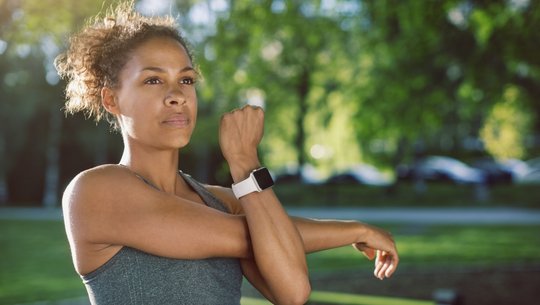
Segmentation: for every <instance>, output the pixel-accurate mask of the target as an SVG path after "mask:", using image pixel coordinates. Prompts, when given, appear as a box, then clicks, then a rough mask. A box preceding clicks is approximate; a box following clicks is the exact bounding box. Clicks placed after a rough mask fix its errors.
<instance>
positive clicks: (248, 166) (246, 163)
mask: <svg viewBox="0 0 540 305" xmlns="http://www.w3.org/2000/svg"><path fill="white" fill-rule="evenodd" d="M260 167H261V163H260V162H259V160H247V159H245V160H242V161H236V162H229V170H230V172H231V177H232V179H233V181H234V183H238V182H240V181H242V180H244V179H246V178H247V177H249V174H250V173H251V172H252V171H253V170H254V169H257V168H260Z"/></svg>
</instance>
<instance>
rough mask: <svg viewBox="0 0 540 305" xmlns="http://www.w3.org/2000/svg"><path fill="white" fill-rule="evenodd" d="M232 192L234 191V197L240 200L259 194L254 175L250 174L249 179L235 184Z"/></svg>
mask: <svg viewBox="0 0 540 305" xmlns="http://www.w3.org/2000/svg"><path fill="white" fill-rule="evenodd" d="M232 190H233V193H234V196H236V198H237V199H240V197H243V196H245V195H247V194H249V193H253V192H258V191H259V187H258V185H257V182H255V178H254V177H253V174H250V175H249V177H248V178H247V179H245V180H242V181H240V182H238V183H236V184H233V185H232Z"/></svg>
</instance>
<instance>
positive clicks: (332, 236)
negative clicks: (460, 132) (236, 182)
mask: <svg viewBox="0 0 540 305" xmlns="http://www.w3.org/2000/svg"><path fill="white" fill-rule="evenodd" d="M208 188H209V190H210V191H211V192H212V193H214V194H215V195H216V196H217V197H219V198H220V199H221V200H222V201H223V202H224V203H225V204H227V205H228V207H229V210H231V211H233V212H234V213H236V214H243V213H244V212H243V210H242V206H240V204H239V203H238V202H237V201H236V199H235V198H234V195H233V194H232V192H231V190H230V189H226V188H221V187H215V186H209V187H208ZM291 220H292V221H293V223H294V225H295V226H296V228H297V229H298V231H299V233H300V235H301V237H302V241H303V243H304V249H305V251H306V253H312V252H317V251H322V250H327V249H333V248H338V247H342V246H347V245H353V246H354V247H355V248H356V249H357V250H359V251H361V252H363V254H364V255H365V256H367V257H368V258H369V259H374V258H376V260H375V270H374V275H375V276H376V277H377V278H379V279H384V278H385V277H390V276H392V274H393V273H394V272H395V270H396V268H397V265H398V263H399V256H398V253H397V250H396V246H395V243H394V240H393V238H392V236H391V235H390V234H389V233H388V232H386V231H384V230H381V229H379V228H377V227H374V226H371V225H368V224H365V223H361V222H357V221H343V220H314V219H306V218H300V217H291ZM242 269H243V272H244V275H245V276H246V278H247V279H248V280H249V281H250V282H251V283H252V285H253V286H255V287H256V288H257V289H258V290H259V291H260V292H261V293H262V294H263V295H264V296H265V297H266V298H268V299H269V300H272V299H273V296H272V292H271V290H270V289H268V286H267V285H266V282H265V280H264V278H263V277H262V276H261V274H260V271H259V270H258V269H257V265H256V264H255V263H254V261H253V260H252V259H243V260H242Z"/></svg>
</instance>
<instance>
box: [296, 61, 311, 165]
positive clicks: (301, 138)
mask: <svg viewBox="0 0 540 305" xmlns="http://www.w3.org/2000/svg"><path fill="white" fill-rule="evenodd" d="M309 77H310V75H309V70H308V68H307V67H304V69H303V71H302V75H301V76H300V80H299V83H298V87H297V89H298V117H297V118H296V130H297V131H296V138H295V141H294V144H295V145H296V149H297V150H298V170H299V172H298V174H300V173H301V172H300V171H301V170H302V167H303V166H304V165H305V163H306V154H305V145H306V130H305V120H306V113H307V110H308V106H307V95H308V92H309Z"/></svg>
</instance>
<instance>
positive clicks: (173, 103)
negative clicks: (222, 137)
mask: <svg viewBox="0 0 540 305" xmlns="http://www.w3.org/2000/svg"><path fill="white" fill-rule="evenodd" d="M197 76H198V73H197V72H196V71H195V70H194V68H193V65H192V63H191V60H190V59H189V56H188V54H187V52H186V50H185V48H184V47H183V46H182V45H181V44H180V43H179V42H178V41H176V40H174V39H171V38H151V39H149V40H147V41H146V42H144V43H143V44H141V45H140V46H138V47H137V48H136V49H135V50H134V51H133V52H131V53H130V59H129V60H128V62H127V63H126V65H125V66H124V68H123V69H122V71H120V75H119V88H117V89H114V96H115V102H116V105H117V113H115V114H116V117H117V119H118V123H119V125H120V127H121V129H122V133H123V135H124V137H127V138H128V139H129V140H130V141H131V140H135V141H136V142H138V143H141V144H144V145H148V146H151V147H154V148H157V149H177V148H181V147H184V146H185V145H187V144H188V142H189V139H190V138H191V134H192V132H193V129H194V127H195V122H196V119H197V94H196V92H195V81H196V79H197Z"/></svg>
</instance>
